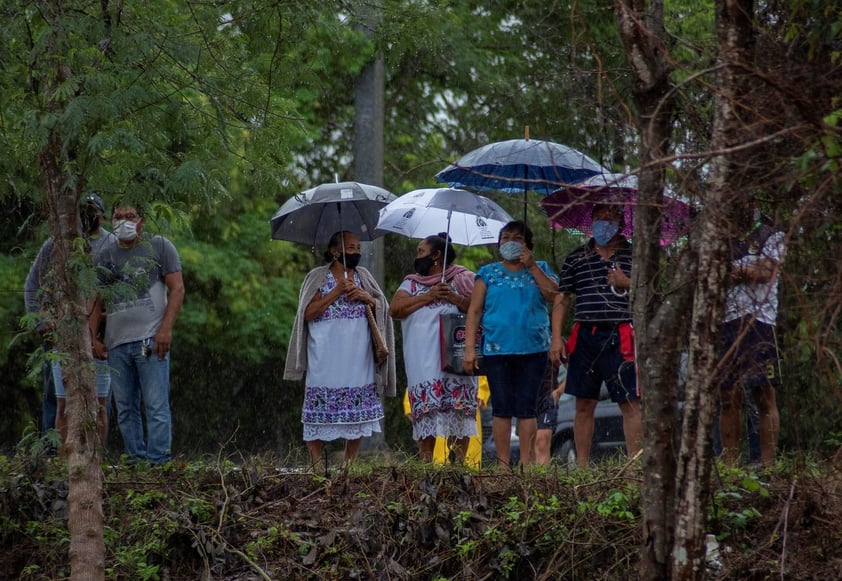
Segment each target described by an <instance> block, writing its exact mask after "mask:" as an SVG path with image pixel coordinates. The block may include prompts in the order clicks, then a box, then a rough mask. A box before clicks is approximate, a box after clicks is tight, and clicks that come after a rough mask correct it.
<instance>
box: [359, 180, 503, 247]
mask: <svg viewBox="0 0 842 581" xmlns="http://www.w3.org/2000/svg"><path fill="white" fill-rule="evenodd" d="M512 220H513V218H512V217H511V216H510V215H509V214H508V213H507V212H506V211H505V210H504V209H503V208H501V207H500V206H499V205H498V204H497V203H496V202H493V201H491V200H489V199H488V198H486V197H484V196H479V195H477V194H473V193H471V192H469V191H466V190H459V189H454V188H424V189H420V190H413V191H411V192H409V193H406V194H404V195H402V196H399V197H398V198H397V199H396V200H395V201H393V202H390V203H389V204H388V205H386V206H384V207H383V208H382V209H381V210H380V219H379V220H378V222H377V227H376V228H375V230H374V233H375V235H377V234H384V233H386V232H395V233H397V234H403V235H404V236H407V237H409V238H426V237H427V236H432V235H434V234H439V233H440V232H446V233H447V234H448V235H449V236H450V239H451V240H452V241H453V243H454V244H461V245H463V246H478V245H481V244H496V243H497V238H498V236H499V234H500V229H501V228H502V227H503V226H505V225H506V224H507V223H508V222H511V221H512Z"/></svg>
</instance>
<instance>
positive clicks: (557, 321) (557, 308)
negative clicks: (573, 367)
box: [550, 292, 572, 365]
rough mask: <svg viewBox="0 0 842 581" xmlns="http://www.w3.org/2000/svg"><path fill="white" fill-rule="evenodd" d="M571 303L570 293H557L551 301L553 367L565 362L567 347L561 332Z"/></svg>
mask: <svg viewBox="0 0 842 581" xmlns="http://www.w3.org/2000/svg"><path fill="white" fill-rule="evenodd" d="M571 302H572V297H571V295H570V293H565V292H561V293H559V294H558V295H556V297H555V299H554V300H553V310H552V313H550V330H551V331H552V337H553V340H552V342H551V343H550V360H551V361H552V362H553V365H561V364H562V363H564V362H566V361H567V345H565V343H564V338H563V337H562V336H561V331H562V329H564V322H565V320H566V319H567V313H568V311H569V310H570V303H571Z"/></svg>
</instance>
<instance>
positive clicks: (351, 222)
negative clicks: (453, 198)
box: [269, 182, 396, 246]
mask: <svg viewBox="0 0 842 581" xmlns="http://www.w3.org/2000/svg"><path fill="white" fill-rule="evenodd" d="M395 198H396V196H395V195H394V194H392V193H391V192H389V191H388V190H385V189H383V188H381V187H378V186H372V185H369V184H361V183H358V182H339V183H326V184H321V185H319V186H316V187H315V188H311V189H309V190H305V191H303V192H301V193H300V194H295V195H294V196H293V197H291V198H290V199H289V200H287V201H286V202H284V204H283V205H282V206H281V207H280V208H279V209H278V211H277V212H275V215H274V216H272V218H271V219H270V220H269V224H270V226H271V228H272V238H273V239H274V240H289V241H290V242H298V243H301V244H307V245H310V246H316V245H326V244H327V243H328V241H329V240H330V237H331V236H332V235H333V234H334V233H335V232H338V231H340V230H348V231H350V232H353V233H354V234H356V235H357V236H358V237H359V239H360V240H374V239H375V238H377V236H379V234H375V233H374V229H375V226H377V219H378V217H379V212H380V208H382V207H383V206H385V205H386V204H388V203H389V202H391V201H392V200H394V199H395Z"/></svg>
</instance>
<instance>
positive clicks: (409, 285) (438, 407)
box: [398, 280, 477, 440]
mask: <svg viewBox="0 0 842 581" xmlns="http://www.w3.org/2000/svg"><path fill="white" fill-rule="evenodd" d="M398 290H402V291H404V292H406V293H407V294H409V295H410V296H418V295H420V294H424V293H426V292H428V291H429V290H430V287H428V286H425V285H422V284H420V283H418V282H415V281H411V280H404V281H403V283H401V286H400V288H399V289H398ZM456 312H459V310H458V309H457V308H456V306H455V305H453V304H452V303H449V302H447V301H434V302H432V303H429V304H426V305H424V306H423V307H421V308H420V309H418V310H417V311H415V312H414V313H412V314H411V315H409V316H407V317H406V318H405V319H403V321H402V322H401V329H402V330H403V359H404V365H405V366H406V378H407V383H408V384H409V385H408V387H407V392H408V393H409V403H410V407H411V409H412V418H413V420H412V437H413V438H414V439H416V440H420V439H422V438H427V437H430V436H443V437H456V438H462V437H467V436H473V435H475V434H476V433H477V426H476V411H477V380H476V378H475V377H471V376H466V375H453V374H452V373H445V372H444V371H442V370H441V355H440V348H439V315H441V314H445V313H456Z"/></svg>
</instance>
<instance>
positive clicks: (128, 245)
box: [90, 202, 185, 465]
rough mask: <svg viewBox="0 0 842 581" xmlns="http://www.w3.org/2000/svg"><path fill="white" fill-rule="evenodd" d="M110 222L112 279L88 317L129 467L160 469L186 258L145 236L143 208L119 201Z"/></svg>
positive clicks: (102, 261)
mask: <svg viewBox="0 0 842 581" xmlns="http://www.w3.org/2000/svg"><path fill="white" fill-rule="evenodd" d="M111 220H112V227H113V231H114V234H115V236H116V240H115V242H114V243H111V244H108V245H106V246H105V247H104V248H103V249H102V250H101V251H100V253H99V257H98V260H97V265H98V267H99V268H100V269H102V270H104V271H106V272H107V273H108V274H107V275H106V276H104V277H103V278H104V280H103V281H102V282H103V289H102V294H101V296H100V297H99V298H98V299H97V301H96V304H95V305H94V308H93V309H92V312H91V317H90V326H91V333H92V336H93V337H94V351H95V353H96V354H97V355H98V356H99V357H107V358H108V365H109V367H110V368H111V371H112V380H111V385H112V389H113V391H114V402H115V404H116V407H117V425H118V426H119V428H120V433H121V434H122V436H123V442H124V444H125V453H126V455H127V456H128V458H129V462H132V463H135V462H149V463H150V464H152V465H161V464H165V463H166V462H168V461H169V460H170V459H171V457H172V412H171V409H170V348H171V346H172V334H173V326H174V325H175V321H176V319H177V318H178V313H179V311H180V310H181V305H182V303H183V302H184V294H185V289H184V281H183V278H182V273H181V260H180V258H179V256H178V251H177V250H176V248H175V246H173V244H172V242H170V241H169V240H167V239H166V238H164V237H163V236H158V235H147V234H146V233H145V232H144V230H145V226H146V218H145V216H144V211H143V207H142V206H141V205H139V204H137V203H134V202H119V203H118V204H116V205H115V206H114V210H113V213H112V216H111ZM103 301H104V306H105V313H106V316H107V320H108V324H107V325H106V328H105V341H104V342H103V341H100V340H98V339H97V338H96V336H95V333H94V331H95V330H96V329H98V328H99V324H100V319H101V316H102V311H103V309H102V306H103ZM141 402H143V406H144V411H145V415H146V435H144V426H143V415H142V414H141Z"/></svg>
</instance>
